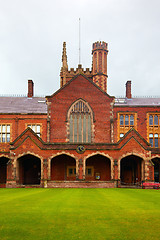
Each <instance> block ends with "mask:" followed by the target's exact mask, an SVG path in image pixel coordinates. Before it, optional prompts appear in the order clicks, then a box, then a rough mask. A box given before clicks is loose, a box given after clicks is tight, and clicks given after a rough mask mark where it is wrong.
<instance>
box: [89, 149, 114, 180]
mask: <svg viewBox="0 0 160 240" xmlns="http://www.w3.org/2000/svg"><path fill="white" fill-rule="evenodd" d="M85 179H86V180H87V181H110V180H111V161H110V159H109V158H107V157H105V156H103V155H101V154H96V155H93V156H91V157H89V158H87V159H86V166H85Z"/></svg>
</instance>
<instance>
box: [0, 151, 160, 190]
mask: <svg viewBox="0 0 160 240" xmlns="http://www.w3.org/2000/svg"><path fill="white" fill-rule="evenodd" d="M41 161H42V160H41V159H40V158H38V157H36V156H34V155H31V154H26V155H23V156H21V157H19V158H18V159H17V163H16V182H17V184H19V185H40V184H41V181H42V176H41V174H42V175H43V173H44V165H43V164H42V165H41ZM151 162H152V169H153V181H155V182H160V158H158V157H155V158H153V159H152V161H151ZM82 164H83V166H82V169H83V180H85V181H87V182H88V181H111V180H113V178H112V177H111V176H112V174H111V172H112V167H111V160H110V159H109V158H108V157H106V156H103V155H101V154H96V155H93V156H90V157H88V158H86V160H85V161H84V163H82ZM9 166H10V159H9V158H6V157H0V186H4V184H6V182H7V180H8V179H7V178H9V177H8V176H7V174H8V173H7V172H8V167H9ZM47 166H48V165H47ZM113 167H114V168H115V166H113ZM47 169H49V170H47V172H48V173H47V174H48V178H47V179H48V181H50V180H51V181H76V180H78V179H79V174H80V165H79V161H78V160H76V159H75V158H74V157H72V156H69V155H67V154H61V155H57V156H55V157H53V158H52V159H51V160H50V167H49V168H47ZM118 172H119V179H120V180H121V184H128V185H130V184H131V185H134V184H137V183H140V182H141V181H143V180H144V176H145V161H144V160H143V159H142V158H141V157H138V156H135V155H129V156H126V157H123V158H122V159H121V160H120V163H119V170H118Z"/></svg>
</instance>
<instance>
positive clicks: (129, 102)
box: [114, 97, 160, 107]
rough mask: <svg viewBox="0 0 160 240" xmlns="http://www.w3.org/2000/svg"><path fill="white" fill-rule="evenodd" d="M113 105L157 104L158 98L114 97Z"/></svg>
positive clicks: (159, 99)
mask: <svg viewBox="0 0 160 240" xmlns="http://www.w3.org/2000/svg"><path fill="white" fill-rule="evenodd" d="M114 105H115V106H131V107H132V106H152V107H153V106H159V107H160V98H154V97H153V98H152V97H141V98H140V97H137V98H131V99H129V98H115V104H114Z"/></svg>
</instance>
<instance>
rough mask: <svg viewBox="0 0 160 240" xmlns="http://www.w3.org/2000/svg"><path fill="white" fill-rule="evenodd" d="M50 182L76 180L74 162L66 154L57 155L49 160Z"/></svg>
mask: <svg viewBox="0 0 160 240" xmlns="http://www.w3.org/2000/svg"><path fill="white" fill-rule="evenodd" d="M51 180H53V181H65V180H66V181H67V180H68V181H69V180H72V181H73V180H76V160H75V159H74V158H73V157H71V156H68V155H66V154H61V155H58V156H56V157H54V158H52V160H51Z"/></svg>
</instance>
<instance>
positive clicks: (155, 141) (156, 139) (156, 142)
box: [154, 138, 158, 148]
mask: <svg viewBox="0 0 160 240" xmlns="http://www.w3.org/2000/svg"><path fill="white" fill-rule="evenodd" d="M154 144H155V147H156V148H157V147H158V138H155V139H154Z"/></svg>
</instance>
